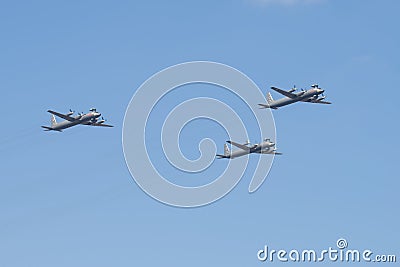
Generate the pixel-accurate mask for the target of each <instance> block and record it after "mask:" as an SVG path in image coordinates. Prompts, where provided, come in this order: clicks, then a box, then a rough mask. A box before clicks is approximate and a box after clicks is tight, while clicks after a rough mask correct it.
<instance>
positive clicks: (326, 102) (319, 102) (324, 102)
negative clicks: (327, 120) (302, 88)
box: [302, 99, 332, 105]
mask: <svg viewBox="0 0 400 267" xmlns="http://www.w3.org/2000/svg"><path fill="white" fill-rule="evenodd" d="M302 102H309V103H316V104H327V105H330V104H332V103H331V102H328V101H322V100H319V101H318V100H312V99H306V100H302Z"/></svg>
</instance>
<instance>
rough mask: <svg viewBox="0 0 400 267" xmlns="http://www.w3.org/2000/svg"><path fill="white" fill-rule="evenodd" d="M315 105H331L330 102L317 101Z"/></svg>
mask: <svg viewBox="0 0 400 267" xmlns="http://www.w3.org/2000/svg"><path fill="white" fill-rule="evenodd" d="M315 103H317V104H328V105H329V104H332V103H331V102H328V101H318V102H315Z"/></svg>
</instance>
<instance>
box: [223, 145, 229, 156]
mask: <svg viewBox="0 0 400 267" xmlns="http://www.w3.org/2000/svg"><path fill="white" fill-rule="evenodd" d="M230 155H231V151H230V150H229V147H228V145H227V144H224V156H226V157H228V156H230Z"/></svg>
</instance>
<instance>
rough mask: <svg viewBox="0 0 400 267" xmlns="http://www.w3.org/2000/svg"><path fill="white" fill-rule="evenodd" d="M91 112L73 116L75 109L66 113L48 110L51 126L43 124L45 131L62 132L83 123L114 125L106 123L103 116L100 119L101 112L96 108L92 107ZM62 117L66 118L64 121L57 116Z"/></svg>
mask: <svg viewBox="0 0 400 267" xmlns="http://www.w3.org/2000/svg"><path fill="white" fill-rule="evenodd" d="M89 111H90V112H89V113H86V114H84V113H83V112H82V113H78V115H77V116H74V117H73V116H72V115H73V114H74V111H72V110H71V109H70V110H69V112H68V113H66V114H61V113H58V112H56V111H53V110H48V111H47V112H49V113H51V114H52V115H51V126H41V127H42V128H44V129H45V131H58V132H62V130H64V129H67V128H69V127H72V126H75V125H78V124H82V125H90V126H102V127H114V126H112V125H108V124H104V122H105V121H106V120H105V119H104V118H103V117H101V119H99V117H100V116H101V114H100V113H99V112H97V111H96V109H95V108H91V109H90V110H89ZM54 115H55V116H57V117H60V118H62V119H64V121H62V122H57V121H56V117H55V116H54Z"/></svg>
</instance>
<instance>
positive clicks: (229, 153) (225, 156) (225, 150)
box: [216, 144, 231, 159]
mask: <svg viewBox="0 0 400 267" xmlns="http://www.w3.org/2000/svg"><path fill="white" fill-rule="evenodd" d="M216 156H217V157H218V158H219V159H226V158H229V157H230V156H231V151H229V147H228V145H227V144H224V154H223V155H219V154H217V155H216Z"/></svg>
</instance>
